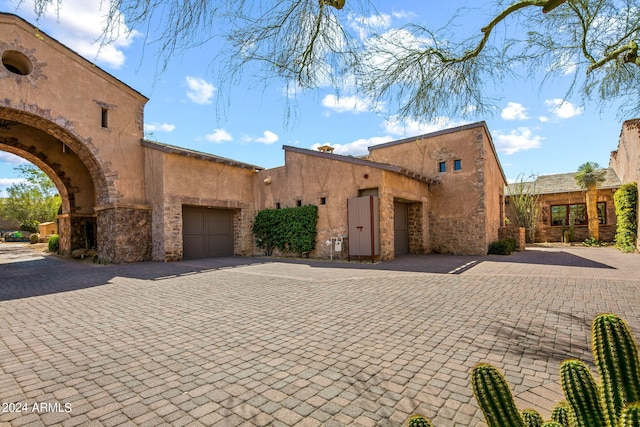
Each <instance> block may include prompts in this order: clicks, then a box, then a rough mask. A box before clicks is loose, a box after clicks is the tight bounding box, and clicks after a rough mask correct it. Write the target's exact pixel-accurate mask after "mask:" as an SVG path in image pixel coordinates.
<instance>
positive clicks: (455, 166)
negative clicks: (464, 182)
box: [453, 159, 462, 171]
mask: <svg viewBox="0 0 640 427" xmlns="http://www.w3.org/2000/svg"><path fill="white" fill-rule="evenodd" d="M460 169H462V160H460V159H458V160H454V161H453V170H454V171H459V170H460Z"/></svg>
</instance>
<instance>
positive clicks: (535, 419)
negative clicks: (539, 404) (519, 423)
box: [522, 409, 544, 427]
mask: <svg viewBox="0 0 640 427" xmlns="http://www.w3.org/2000/svg"><path fill="white" fill-rule="evenodd" d="M522 419H523V420H524V425H525V426H526V427H542V425H543V424H544V420H543V419H542V416H541V415H540V414H539V413H538V412H537V411H535V410H533V409H525V410H524V411H522Z"/></svg>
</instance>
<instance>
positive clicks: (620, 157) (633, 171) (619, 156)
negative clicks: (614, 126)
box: [609, 119, 640, 183]
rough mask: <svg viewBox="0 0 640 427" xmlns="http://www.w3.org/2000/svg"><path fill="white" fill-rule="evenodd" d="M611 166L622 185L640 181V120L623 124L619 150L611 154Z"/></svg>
mask: <svg viewBox="0 0 640 427" xmlns="http://www.w3.org/2000/svg"><path fill="white" fill-rule="evenodd" d="M609 166H610V167H611V168H613V170H614V171H615V172H616V175H618V178H620V181H621V182H622V183H627V182H638V181H640V119H632V120H627V121H625V122H624V123H623V124H622V130H621V131H620V139H619V141H618V148H617V150H616V151H614V152H613V153H611V159H610V162H609Z"/></svg>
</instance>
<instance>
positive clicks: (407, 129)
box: [384, 116, 466, 138]
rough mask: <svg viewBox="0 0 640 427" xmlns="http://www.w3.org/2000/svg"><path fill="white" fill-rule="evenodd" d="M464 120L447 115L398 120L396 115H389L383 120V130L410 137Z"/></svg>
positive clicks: (457, 123)
mask: <svg viewBox="0 0 640 427" xmlns="http://www.w3.org/2000/svg"><path fill="white" fill-rule="evenodd" d="M464 123H466V122H457V121H455V120H452V119H451V118H449V117H444V116H441V117H437V118H435V119H434V120H432V121H430V122H426V123H425V122H420V121H417V120H413V119H405V120H400V119H398V118H397V117H391V118H390V119H388V120H385V123H384V130H385V132H386V133H390V134H392V135H398V136H403V137H407V138H409V137H412V136H416V135H422V134H425V133H431V132H437V131H439V130H442V129H448V128H452V127H456V126H460V125H463V124H464Z"/></svg>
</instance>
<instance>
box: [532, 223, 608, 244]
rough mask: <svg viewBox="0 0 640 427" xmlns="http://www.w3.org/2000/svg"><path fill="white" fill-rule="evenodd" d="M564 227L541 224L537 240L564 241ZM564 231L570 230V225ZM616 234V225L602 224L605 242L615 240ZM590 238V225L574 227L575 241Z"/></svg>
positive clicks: (602, 239) (537, 231)
mask: <svg viewBox="0 0 640 427" xmlns="http://www.w3.org/2000/svg"><path fill="white" fill-rule="evenodd" d="M562 230H563V228H562V227H558V226H553V227H552V226H539V227H538V229H537V230H536V242H539V243H544V242H562V241H563V240H562ZM564 231H566V232H568V231H569V227H565V228H564ZM615 236H616V226H615V225H607V224H603V225H600V240H601V241H603V242H613V240H614V238H615ZM587 238H589V227H588V226H586V225H576V226H575V227H574V228H573V239H572V241H573V242H582V241H584V240H586V239H587Z"/></svg>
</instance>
